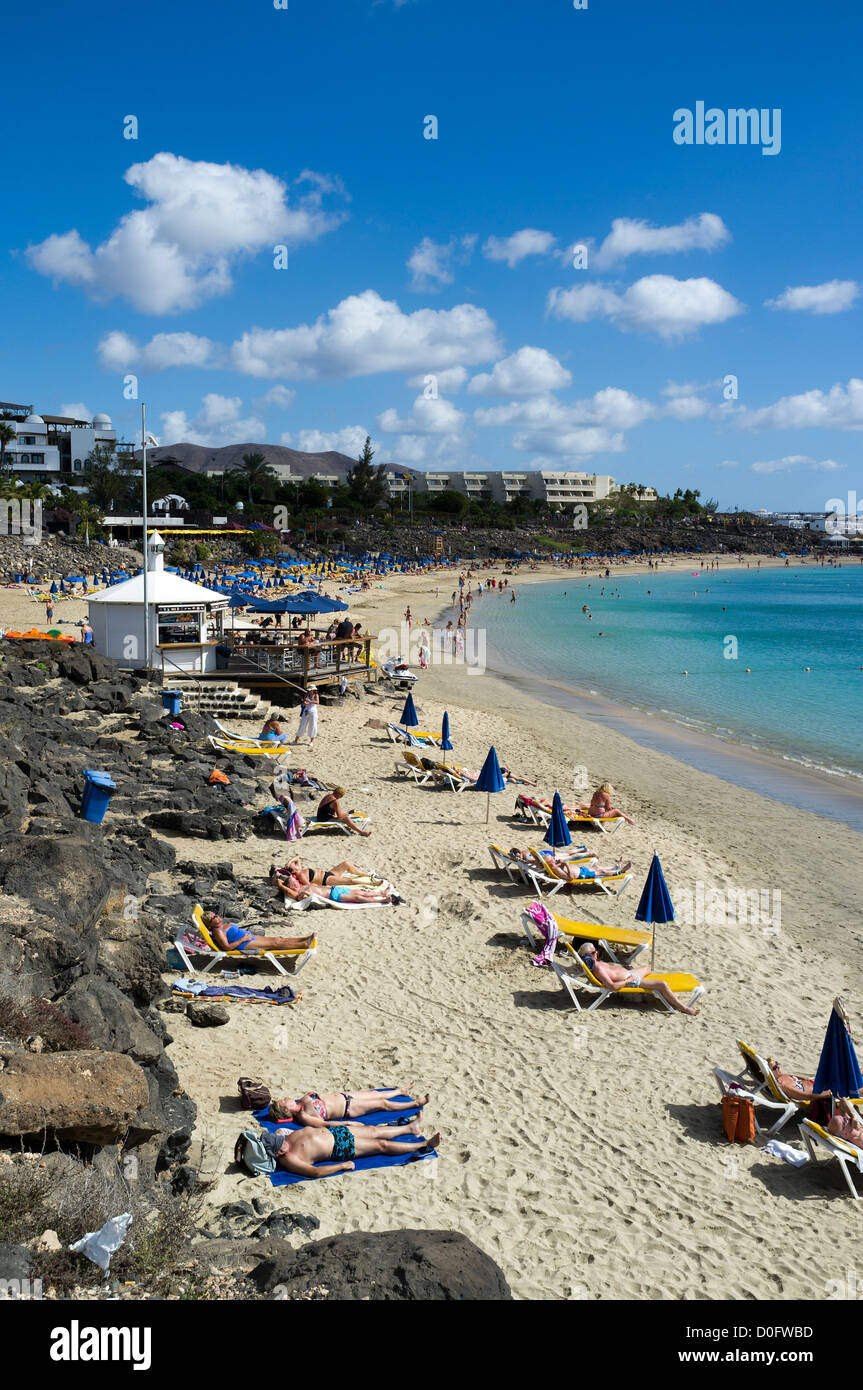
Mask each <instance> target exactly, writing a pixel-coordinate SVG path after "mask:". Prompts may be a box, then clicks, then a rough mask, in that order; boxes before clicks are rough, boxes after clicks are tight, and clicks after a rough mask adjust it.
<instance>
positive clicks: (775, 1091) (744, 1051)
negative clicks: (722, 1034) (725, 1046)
mask: <svg viewBox="0 0 863 1390" xmlns="http://www.w3.org/2000/svg"><path fill="white" fill-rule="evenodd" d="M737 1046H738V1047H739V1048H740V1052H741V1055H742V1057H743V1060H744V1061H745V1062H746V1064H747V1073H748V1075H749V1076H750V1077H752V1078H756V1079H757V1081H758V1082H760V1083H761V1090H763V1091H766V1092H767V1093H768V1094H769V1095H770V1096H771V1097H772V1099H773V1100H775V1101H782V1102H783V1103H784V1104H785V1105H791V1106H793V1110H792V1113H794V1111H796V1112H797V1113H798V1114H799V1115H801V1116H804V1115H805V1114H806V1112H807V1110H808V1109H809V1107H810V1101H808V1100H801V1099H800V1098H799V1097H794V1096H787V1095H786V1094H785V1092H784V1091H783V1089H782V1087H781V1086H780V1085H779V1082H778V1081H777V1080H776V1077H775V1075H774V1072H773V1068H772V1067H771V1065H770V1063H769V1062H768V1060H767V1058H766V1057H761V1056H760V1055H759V1054H758V1053H757V1052H756V1051H755V1049H754V1048H752V1047H750V1046H749V1044H748V1043H745V1042H742V1041H741V1040H740V1039H739V1038H738V1040H737ZM849 1099H850V1101H851V1104H852V1105H863V1101H861V1100H860V1099H858V1098H857V1097H856V1096H850V1097H849ZM783 1123H784V1121H783ZM831 1137H832V1136H831Z"/></svg>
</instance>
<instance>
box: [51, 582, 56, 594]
mask: <svg viewBox="0 0 863 1390" xmlns="http://www.w3.org/2000/svg"><path fill="white" fill-rule="evenodd" d="M56 592H57V580H56V579H52V580H51V593H52V594H56Z"/></svg>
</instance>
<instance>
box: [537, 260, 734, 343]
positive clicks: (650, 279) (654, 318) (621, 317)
mask: <svg viewBox="0 0 863 1390" xmlns="http://www.w3.org/2000/svg"><path fill="white" fill-rule="evenodd" d="M547 307H548V312H549V314H551V315H552V316H553V317H554V318H559V319H570V320H572V322H573V323H587V322H588V321H589V320H590V319H596V318H607V319H610V320H611V322H612V323H614V324H616V325H617V326H618V327H619V328H622V329H633V330H636V331H638V332H644V333H657V334H659V336H660V337H661V338H667V339H676V338H684V337H686V336H687V335H688V334H690V333H695V332H696V331H697V330H698V329H699V328H702V327H704V326H705V325H707V324H715V323H724V322H725V321H726V320H727V319H730V318H733V317H734V316H735V315H736V314H741V313H743V309H744V306H743V305H742V304H740V303H739V302H738V300H736V299H735V298H734V296H733V295H732V294H729V293H728V291H727V290H724V289H723V288H722V286H721V285H718V284H717V283H716V281H715V280H708V279H706V278H705V277H703V276H702V277H700V278H698V279H692V280H676V279H675V278H674V276H672V275H645V276H644V277H643V278H642V279H641V280H636V282H635V284H633V285H630V286H629V288H628V289H627V290H625V291H624V292H623V293H622V294H618V293H617V292H616V291H615V290H613V289H610V288H609V287H608V286H607V285H603V284H601V283H598V284H593V285H583V286H575V287H573V288H572V289H568V290H564V289H553V290H551V292H550V293H549V296H548V305H547Z"/></svg>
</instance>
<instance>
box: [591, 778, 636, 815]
mask: <svg viewBox="0 0 863 1390" xmlns="http://www.w3.org/2000/svg"><path fill="white" fill-rule="evenodd" d="M613 792H614V787H613V786H612V785H611V783H610V782H603V783H602V785H601V786H599V787H597V789H596V791H595V792H594V793H593V796H592V797H591V798H590V805H589V806H579V808H578V810H579V813H580V814H581V815H583V816H594V817H595V818H597V819H599V817H601V816H622V817H623V819H624V820H625V821H626V823H627V825H635V821H634V820H633V819H632V816H628V815H627V814H626V812H625V811H621V810H620V809H619V807H617V806H612V804H611V798H612V794H613Z"/></svg>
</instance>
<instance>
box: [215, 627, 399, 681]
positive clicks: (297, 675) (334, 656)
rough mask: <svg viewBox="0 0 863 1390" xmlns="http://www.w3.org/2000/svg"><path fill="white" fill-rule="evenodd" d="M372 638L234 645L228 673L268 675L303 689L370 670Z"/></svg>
mask: <svg viewBox="0 0 863 1390" xmlns="http://www.w3.org/2000/svg"><path fill="white" fill-rule="evenodd" d="M373 640H374V639H373V638H372V637H344V638H332V639H330V640H329V641H328V640H327V639H326V638H324V639H322V640H320V641H319V642H318V643H317V644H316V645H315V646H313V647H298V646H296V645H295V644H294V643H290V642H275V643H271V642H264V643H261V642H234V643H233V644H232V645H231V655H230V656H229V657H228V665H227V669H228V670H229V671H237V672H239V671H245V672H247V673H248V674H251V673H252V672H253V671H255V670H257V671H261V672H272V673H273V674H274V675H283V676H287V677H289V678H292V679H293V680H295V681H296V682H297V684H299V685H303V686H305V685H307V684H308V682H309V681H310V680H312V681H314V680H317V679H318V678H319V677H326V678H327V679H330V678H332V679H335V680H338V678H339V677H340V676H341V675H342V673H344V674H346V675H356V674H357V673H358V672H361V671H367V670H369V669H370V667H371V648H372V641H373Z"/></svg>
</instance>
